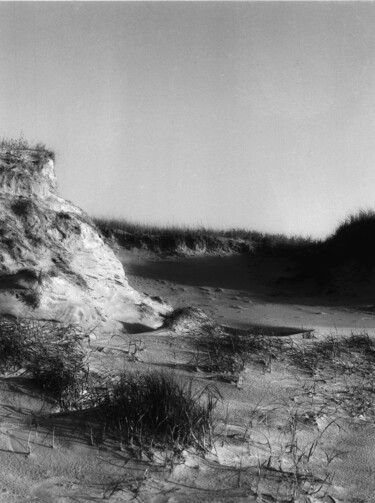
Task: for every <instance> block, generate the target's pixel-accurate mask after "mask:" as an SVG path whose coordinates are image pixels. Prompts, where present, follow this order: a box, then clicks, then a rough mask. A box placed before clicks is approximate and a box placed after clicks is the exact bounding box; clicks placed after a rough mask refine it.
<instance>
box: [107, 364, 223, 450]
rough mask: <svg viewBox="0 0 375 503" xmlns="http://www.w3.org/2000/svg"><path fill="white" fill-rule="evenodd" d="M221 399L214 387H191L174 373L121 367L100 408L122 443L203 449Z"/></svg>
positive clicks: (209, 438) (210, 435) (208, 437)
mask: <svg viewBox="0 0 375 503" xmlns="http://www.w3.org/2000/svg"><path fill="white" fill-rule="evenodd" d="M220 399H221V395H220V392H219V391H218V389H217V388H216V386H213V385H207V386H205V387H203V388H201V389H198V390H195V389H194V387H193V383H192V381H190V383H188V384H181V383H180V382H179V381H177V380H176V378H175V377H174V376H173V375H172V374H168V373H162V372H156V371H153V372H147V373H139V372H136V373H132V372H128V371H124V372H123V373H122V375H121V376H120V379H119V381H118V382H117V384H115V385H114V387H113V388H112V390H111V391H110V392H109V393H108V392H107V393H106V394H105V396H104V397H103V400H102V403H101V404H100V406H99V410H100V414H101V417H102V421H103V422H104V423H105V425H106V427H107V428H108V429H110V430H114V431H116V432H117V433H118V434H119V435H120V437H121V440H122V441H124V442H126V443H130V444H135V445H139V446H141V447H143V446H152V445H155V444H158V445H168V446H172V447H175V448H183V447H187V446H191V445H193V446H195V447H196V448H199V449H206V447H207V446H208V445H209V444H210V442H211V440H212V428H213V417H212V413H213V411H214V409H215V407H216V404H217V402H218V401H219V400H220Z"/></svg>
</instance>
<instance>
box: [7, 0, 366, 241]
mask: <svg viewBox="0 0 375 503" xmlns="http://www.w3.org/2000/svg"><path fill="white" fill-rule="evenodd" d="M0 120H1V122H0V135H1V136H7V137H18V136H19V135H20V132H21V131H22V132H23V133H24V135H25V137H26V138H27V139H29V140H31V141H34V140H36V141H44V142H45V143H47V145H48V146H50V147H51V148H53V149H55V151H56V154H57V174H58V177H59V184H60V192H61V195H62V196H64V197H66V198H67V199H70V200H71V201H73V202H75V203H76V204H78V205H79V206H81V207H82V208H83V209H85V210H86V211H87V212H88V213H90V214H91V215H95V216H100V215H105V216H115V217H125V218H128V219H131V220H137V221H141V222H148V223H160V224H171V223H173V224H189V225H196V224H201V225H207V226H214V227H233V226H235V227H246V228H253V229H258V230H263V231H271V232H285V233H288V234H293V233H302V234H305V235H306V234H307V235H308V234H311V235H313V236H323V235H326V234H327V233H329V232H330V231H332V230H333V229H334V227H335V225H336V224H337V223H338V221H339V220H341V219H342V218H343V217H345V216H346V215H347V214H348V213H350V212H352V211H355V210H357V209H359V208H370V207H375V3H356V2H353V3H350V2H349V3H347V2H337V3H326V2H311V3H298V2H297V3H296V2H293V3H285V2H275V3H272V2H266V3H259V2H256V3H251V2H247V3H237V2H228V3H222V2H210V3H196V2H187V3H185V2H184V3H180V2H176V3H174V2H166V3H158V2H152V3H145V2H139V3H138V2H103V3H101V2H93V3H91V2H84V3H80V2H64V3H50V2H47V3H39V2H32V3H22V2H20V3H18V2H9V3H4V2H1V3H0Z"/></svg>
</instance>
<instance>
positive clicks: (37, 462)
mask: <svg viewBox="0 0 375 503" xmlns="http://www.w3.org/2000/svg"><path fill="white" fill-rule="evenodd" d="M117 252H118V256H119V257H120V258H121V260H122V262H123V264H124V267H125V269H126V272H127V276H128V278H129V283H130V284H131V286H133V287H134V288H136V289H137V290H139V291H144V292H146V293H147V294H149V295H157V296H161V297H162V298H163V299H165V300H166V301H168V302H169V303H171V304H172V305H173V307H180V306H197V307H199V308H202V309H203V310H204V311H205V312H206V313H207V314H208V315H210V316H212V318H213V319H214V320H216V321H217V322H218V323H220V324H222V325H229V326H236V327H239V328H249V327H253V331H258V332H263V333H266V334H271V333H273V334H275V335H280V336H283V340H285V348H284V346H283V348H284V349H283V350H281V349H279V351H278V352H276V354H275V355H274V357H272V359H270V361H265V360H264V359H262V357H261V355H260V356H259V355H254V358H252V359H251V361H250V362H249V363H248V365H247V368H246V372H245V373H243V374H242V375H241V376H238V375H237V376H221V377H220V376H216V378H215V379H214V380H213V377H215V376H212V375H208V374H207V373H205V372H203V371H202V370H201V369H200V368H199V365H197V366H196V368H195V369H194V365H192V364H191V363H192V361H195V360H194V356H195V355H196V353H197V337H198V336H197V335H194V333H189V332H187V333H185V334H182V333H175V332H172V331H170V330H167V329H159V330H157V331H149V332H143V333H140V332H139V330H140V328H139V326H137V325H133V326H130V325H129V326H127V327H126V328H127V329H128V334H118V335H117V336H114V337H113V336H112V337H108V336H106V337H104V336H103V337H101V335H100V334H98V336H97V338H96V339H92V340H91V347H90V351H91V357H90V360H91V367H92V369H94V370H98V371H100V372H102V373H103V374H116V372H119V371H121V370H122V369H123V368H124V367H125V368H129V369H138V370H147V369H150V368H153V369H166V370H168V371H172V372H174V373H175V374H176V376H177V377H178V378H179V379H181V380H182V381H184V380H190V379H192V378H194V382H195V385H196V386H203V385H204V384H206V383H212V382H215V383H216V384H217V386H219V388H220V391H221V394H222V396H223V401H222V402H221V403H220V404H219V406H218V408H217V411H216V417H217V428H216V442H215V448H214V449H213V450H212V452H211V453H210V454H207V455H206V456H204V457H202V456H201V455H197V453H194V452H193V451H192V450H190V451H189V452H187V451H185V452H183V453H182V455H181V456H180V458H179V459H176V458H174V457H173V453H171V452H167V451H162V452H154V453H153V459H152V460H150V456H147V455H146V454H145V453H144V452H143V453H142V452H140V451H139V450H137V449H136V448H130V447H128V446H123V445H121V444H120V442H119V440H118V439H113V438H110V437H109V436H108V435H107V434H106V433H105V432H103V431H102V430H101V428H100V427H99V426H98V424H97V422H96V420H95V417H94V416H92V415H90V414H89V413H80V412H76V413H69V414H50V412H52V411H51V410H49V409H48V406H47V404H46V403H45V402H44V401H43V400H42V399H41V398H40V394H39V393H38V391H37V390H35V389H34V388H33V385H32V383H31V382H30V381H28V380H27V379H24V378H22V377H17V376H15V377H12V378H2V379H1V381H0V465H1V470H0V501H4V502H9V503H12V502H20V503H21V502H23V501H38V502H39V501H40V502H55V501H56V502H61V503H62V502H73V501H74V502H83V501H103V500H105V501H110V502H120V501H121V502H123V501H141V502H145V503H146V502H150V503H180V502H181V503H182V502H211V503H212V502H217V503H218V502H223V503H230V502H235V503H240V502H241V503H242V502H258V503H260V502H281V501H283V502H286V501H300V502H302V501H304V502H310V503H312V502H318V501H319V502H325V503H335V502H348V503H349V502H352V503H354V502H355V503H363V502H372V501H375V496H374V494H375V478H374V477H373V474H374V473H375V454H374V453H375V450H374V447H375V435H374V427H373V425H374V418H373V416H372V415H371V413H370V412H371V410H370V409H366V412H365V413H364V412H363V411H362V410H359V409H356V408H352V409H351V410H349V409H348V407H347V406H346V402H345V400H344V399H342V398H340V397H341V396H342V395H340V396H339V395H338V393H339V389H341V388H342V387H343V386H344V385H346V386H347V388H346V389H349V388H348V386H349V384H350V380H353V379H354V377H353V374H348V375H341V374H337V373H335V372H333V371H332V372H331V369H330V368H327V369H326V373H324V372H325V370H324V371H323V372H321V373H320V374H319V373H318V374H315V375H312V374H311V373H309V372H306V371H305V372H304V371H303V370H301V368H299V367H298V365H294V364H293V363H292V362H291V360H290V359H288V358H289V357H288V348H290V347H292V345H293V344H296V345H299V346H303V345H308V344H314V343H315V342H316V341H319V340H320V339H322V338H324V336H325V334H329V333H331V332H335V331H336V332H337V333H338V334H344V333H349V332H350V331H351V330H354V331H356V332H360V331H361V330H362V329H367V330H369V331H372V330H373V329H374V328H375V317H374V316H373V315H372V314H371V311H370V310H369V309H367V312H365V311H366V309H364V310H362V311H359V310H358V309H354V308H353V304H355V305H357V304H360V303H363V304H366V302H367V303H370V302H369V299H364V298H362V297H361V295H359V296H358V298H353V299H344V298H330V297H327V296H326V297H320V298H317V297H315V298H313V297H311V296H310V297H309V296H307V295H306V294H305V295H303V292H301V291H297V290H296V289H294V290H291V289H290V288H289V289H287V288H286V287H284V286H283V284H282V283H281V284H280V283H276V282H275V280H276V279H277V278H279V277H280V276H283V275H285V274H286V275H287V274H288V271H287V270H286V267H287V266H288V264H286V263H285V262H283V261H281V262H280V261H275V260H273V259H267V260H265V259H264V260H262V261H258V262H257V263H252V262H251V261H249V260H248V259H245V258H244V257H216V258H207V257H205V258H202V257H201V258H188V259H177V260H176V259H163V260H161V259H160V258H158V257H155V256H152V255H149V254H147V253H143V252H142V253H141V252H139V251H134V252H124V251H121V250H120V251H119V250H117ZM340 304H341V307H339V306H340ZM259 326H262V329H261V330H260V329H259ZM302 329H314V330H315V332H314V336H315V337H316V339H307V338H303V336H302ZM131 332H133V333H131ZM280 348H281V346H280ZM271 360H272V361H271ZM224 378H225V379H224ZM368 399H369V400H370V401H371V400H373V397H372V396H370V395H369V397H368ZM314 442H316V447H314V446H315V444H314ZM293 446H294V447H293ZM296 446H297V450H296V449H295V447H296ZM293 449H294V451H293ZM297 458H299V459H300V460H299V461H297ZM307 458H309V459H308V460H307ZM297 464H298V470H300V471H301V473H302V472H303V473H304V474H305V475H306V477H305V481H304V482H303V484H300V483H299V484H297V483H296V480H295V473H296V466H297ZM1 491H2V492H1ZM293 498H294V499H293Z"/></svg>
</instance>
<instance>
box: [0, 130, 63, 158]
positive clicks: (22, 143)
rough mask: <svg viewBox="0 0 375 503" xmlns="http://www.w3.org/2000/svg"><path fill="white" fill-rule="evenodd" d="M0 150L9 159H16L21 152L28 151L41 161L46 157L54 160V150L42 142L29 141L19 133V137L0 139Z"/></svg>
mask: <svg viewBox="0 0 375 503" xmlns="http://www.w3.org/2000/svg"><path fill="white" fill-rule="evenodd" d="M0 151H4V152H5V153H6V155H7V156H8V157H9V159H10V160H11V161H14V162H15V161H18V160H19V159H20V156H21V154H22V152H24V151H29V152H31V153H32V154H33V156H34V157H35V158H36V159H38V160H40V161H42V160H45V159H47V158H50V159H52V160H55V152H54V151H53V150H50V149H48V148H47V147H46V145H45V144H44V143H42V142H38V143H29V142H28V141H27V140H26V139H25V138H24V136H23V134H22V133H21V135H20V136H19V138H5V137H3V138H2V139H0Z"/></svg>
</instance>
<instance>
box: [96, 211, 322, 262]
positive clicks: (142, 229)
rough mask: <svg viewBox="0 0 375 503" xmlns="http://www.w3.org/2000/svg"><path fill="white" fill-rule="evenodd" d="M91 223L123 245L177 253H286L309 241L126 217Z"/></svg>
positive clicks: (307, 244) (299, 247)
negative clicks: (156, 223) (152, 222)
mask: <svg viewBox="0 0 375 503" xmlns="http://www.w3.org/2000/svg"><path fill="white" fill-rule="evenodd" d="M94 223H95V224H96V225H97V227H98V228H99V230H100V231H101V232H102V234H103V235H104V236H105V237H106V238H114V239H116V240H117V242H118V243H119V244H120V245H121V246H123V247H124V248H127V249H130V248H141V249H146V250H150V251H154V252H162V253H169V254H178V253H183V252H205V253H250V252H254V251H260V252H263V253H278V254H285V253H291V252H294V251H297V250H300V249H302V248H304V247H306V246H309V245H310V244H311V243H312V240H311V239H309V238H303V237H300V236H292V237H288V236H285V235H283V234H264V233H261V232H257V231H248V230H245V229H228V230H220V229H210V228H206V227H195V228H193V227H184V226H180V227H177V226H171V227H167V226H164V227H163V226H154V225H144V224H137V223H134V222H129V221H127V220H116V219H105V218H95V219H94Z"/></svg>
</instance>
